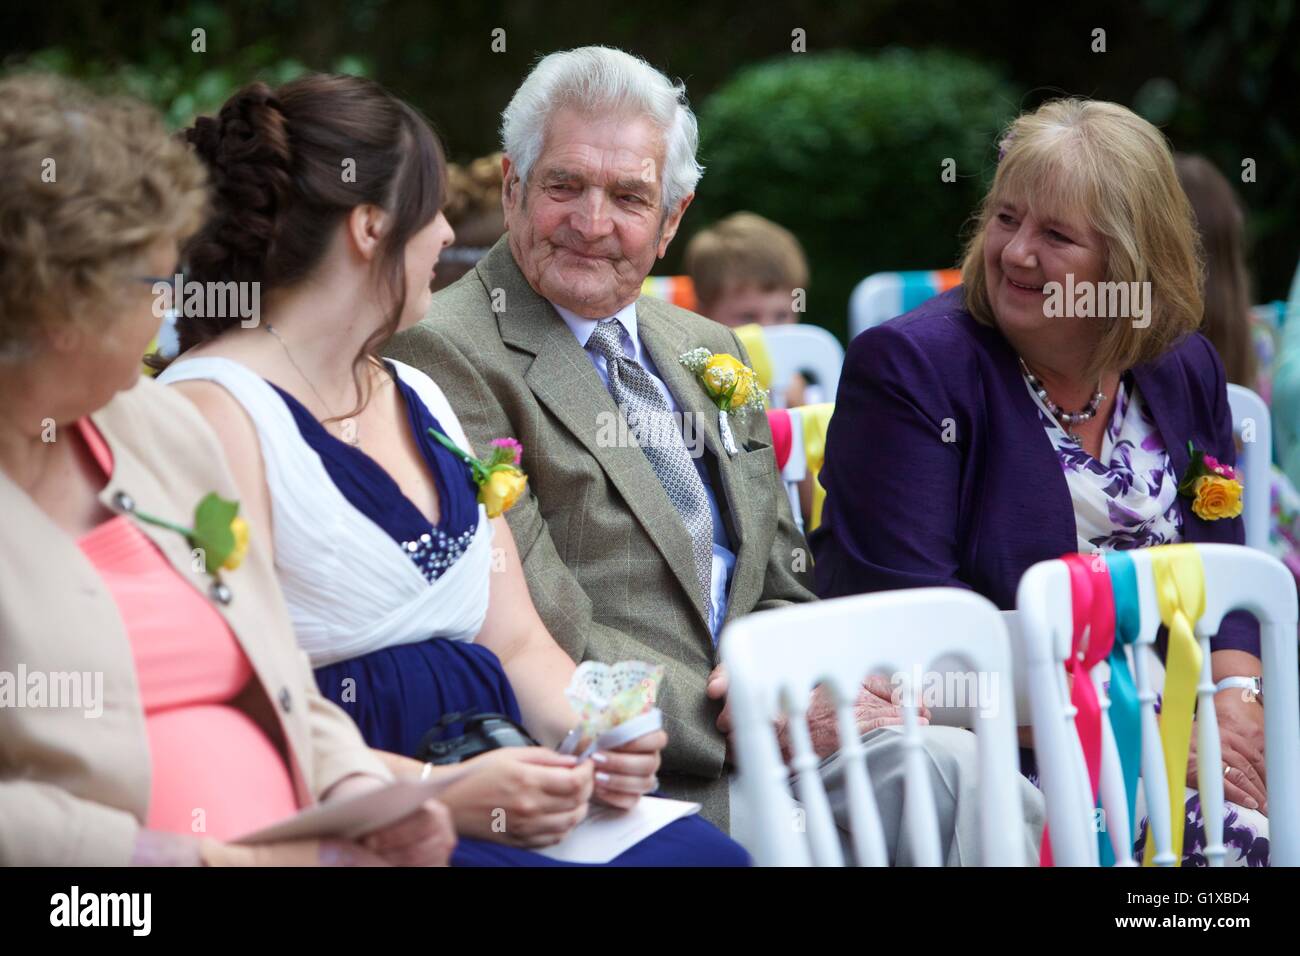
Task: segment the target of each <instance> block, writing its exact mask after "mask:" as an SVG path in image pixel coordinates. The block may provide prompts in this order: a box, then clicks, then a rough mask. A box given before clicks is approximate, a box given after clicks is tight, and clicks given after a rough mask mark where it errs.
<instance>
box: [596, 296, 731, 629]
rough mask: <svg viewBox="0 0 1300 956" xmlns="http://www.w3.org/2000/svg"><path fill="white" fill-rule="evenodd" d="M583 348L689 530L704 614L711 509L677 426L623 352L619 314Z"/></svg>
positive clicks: (708, 597)
mask: <svg viewBox="0 0 1300 956" xmlns="http://www.w3.org/2000/svg"><path fill="white" fill-rule="evenodd" d="M587 348H589V349H591V350H592V351H594V352H595V353H597V354H598V355H603V356H604V357H605V365H606V368H607V369H608V371H609V391H610V394H611V395H613V396H614V401H616V402H617V403H618V405H619V409H620V410H621V411H622V412H623V415H624V417H625V418H626V419H627V423H628V428H629V430H630V431H631V432H632V434H634V435H635V436H636V439H637V444H638V445H639V446H640V448H641V451H642V452H644V453H645V456H646V458H647V459H649V461H650V467H651V468H653V469H654V472H655V474H656V475H657V476H658V478H659V482H660V484H662V485H663V486H664V491H666V492H667V493H668V500H669V501H671V502H672V503H673V507H674V508H676V509H677V513H678V514H679V515H681V518H682V522H683V523H684V524H685V525H686V530H687V531H688V532H690V535H691V543H692V546H693V551H694V554H695V572H696V574H697V575H698V577H699V582H700V588H701V594H702V596H703V599H704V608H705V611H706V617H707V612H708V611H709V609H710V608H711V607H712V599H713V512H712V510H711V509H710V508H709V499H708V496H707V495H706V494H705V492H704V482H703V481H702V480H701V479H700V474H699V472H698V471H696V470H695V462H694V461H693V460H692V459H691V456H690V453H689V452H688V451H687V450H686V442H685V441H683V439H682V433H681V430H680V429H679V428H678V427H677V424H676V422H675V420H674V419H673V416H672V410H671V409H670V408H669V407H668V402H667V401H666V400H665V399H664V396H663V393H662V392H661V391H659V386H658V385H656V384H655V381H654V379H653V378H651V377H650V373H649V372H647V371H646V370H645V369H644V368H642V367H641V365H640V363H638V362H637V361H636V360H634V359H630V358H628V357H627V356H626V355H624V354H623V330H622V326H621V325H620V324H619V322H618V320H617V319H606V320H605V321H603V322H600V323H599V324H598V325H597V326H596V328H595V330H594V331H593V332H592V333H591V338H589V339H587Z"/></svg>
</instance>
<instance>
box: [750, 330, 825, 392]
mask: <svg viewBox="0 0 1300 956" xmlns="http://www.w3.org/2000/svg"><path fill="white" fill-rule="evenodd" d="M763 339H764V340H765V341H766V342H767V350H768V353H769V354H770V355H771V358H772V400H773V402H774V403H775V404H776V406H777V407H778V408H784V407H785V387H786V385H787V383H789V381H790V378H791V376H793V375H794V374H795V373H796V372H799V373H801V374H804V375H805V377H806V376H807V374H808V373H811V375H812V377H813V378H814V379H815V380H816V382H817V385H818V387H819V388H821V389H822V393H823V396H824V400H825V401H828V402H833V401H834V400H835V391H836V389H838V388H839V385H840V369H841V368H843V367H844V346H842V345H840V341H839V339H837V338H836V337H835V336H834V335H832V334H831V333H830V332H827V331H826V330H825V329H821V328H818V327H817V326H815V325H773V326H768V327H766V328H764V329H763Z"/></svg>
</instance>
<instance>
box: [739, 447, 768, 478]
mask: <svg viewBox="0 0 1300 956" xmlns="http://www.w3.org/2000/svg"><path fill="white" fill-rule="evenodd" d="M731 464H732V467H733V468H737V469H739V471H740V473H741V474H742V475H744V476H745V478H754V479H761V478H763V477H765V476H768V475H772V474H775V472H776V452H775V451H773V450H772V446H771V445H768V444H765V443H764V442H761V441H756V440H755V441H747V442H745V447H744V451H741V452H740V453H739V454H736V455H734V456H732V459H731Z"/></svg>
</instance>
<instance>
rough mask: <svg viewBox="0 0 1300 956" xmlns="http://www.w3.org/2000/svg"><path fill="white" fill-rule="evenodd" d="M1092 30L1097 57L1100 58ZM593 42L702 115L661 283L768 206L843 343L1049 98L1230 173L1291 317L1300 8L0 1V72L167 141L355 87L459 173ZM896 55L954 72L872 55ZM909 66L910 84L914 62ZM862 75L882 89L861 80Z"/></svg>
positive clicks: (1258, 251)
mask: <svg viewBox="0 0 1300 956" xmlns="http://www.w3.org/2000/svg"><path fill="white" fill-rule="evenodd" d="M200 28H201V29H204V30H205V31H206V44H207V47H206V52H205V53H203V54H202V55H196V54H195V52H194V51H193V50H192V31H193V30H195V29H200ZM1099 28H1100V29H1103V30H1104V31H1105V35H1106V49H1105V51H1104V52H1099V51H1097V50H1095V49H1094V33H1095V31H1096V30H1097V29H1099ZM795 30H800V31H803V32H804V33H806V39H807V49H808V50H809V51H810V52H808V53H806V54H798V55H791V53H790V50H791V39H792V31H795ZM498 35H499V36H501V37H502V38H508V43H507V48H506V49H504V50H502V49H499V47H497V46H495V45H494V38H495V37H497V36H498ZM589 43H602V44H607V45H610V46H617V47H621V48H623V49H626V50H629V51H631V52H633V53H636V54H637V55H639V56H642V57H645V58H646V59H647V60H648V61H649V62H650V63H652V64H654V65H655V66H656V67H658V68H660V69H662V70H663V71H664V72H666V73H667V74H668V75H669V76H671V77H673V78H679V77H680V78H681V79H683V80H684V81H685V82H686V84H687V89H688V91H689V95H690V99H691V102H692V103H693V104H694V105H695V108H696V109H697V110H698V111H700V112H701V114H702V128H703V130H704V134H705V142H704V146H703V153H702V157H701V161H702V162H703V163H705V165H706V166H708V172H707V173H706V174H705V177H704V179H703V180H702V181H701V186H700V194H699V196H698V197H697V199H696V203H695V205H694V206H693V207H692V208H691V210H690V211H689V212H688V213H687V216H686V220H685V222H684V225H683V237H682V238H681V239H678V240H677V241H676V242H674V243H673V244H672V246H671V247H670V248H669V250H668V254H667V256H666V257H665V259H664V261H663V262H661V263H659V264H658V267H657V268H656V271H657V272H660V273H666V274H671V273H674V272H676V271H678V270H679V268H680V257H681V251H682V248H683V247H684V245H685V242H684V239H685V238H687V237H688V236H689V233H690V232H691V231H692V230H696V229H699V228H700V227H701V226H703V225H706V224H707V223H708V222H709V221H711V220H713V219H716V218H718V217H720V216H723V215H726V214H727V213H730V212H734V211H736V210H738V209H755V210H756V211H758V212H761V213H764V214H766V215H769V216H770V217H772V218H774V219H777V220H778V221H781V222H783V223H784V224H785V225H787V226H789V227H790V228H792V229H793V230H794V231H795V232H796V233H797V234H798V235H799V237H800V238H801V239H802V240H803V241H804V243H805V244H806V245H807V247H808V252H809V254H810V257H811V264H812V267H813V282H812V285H811V287H810V293H811V296H810V309H809V314H808V318H809V319H810V320H812V321H815V322H818V323H824V324H826V325H828V326H829V327H831V328H833V329H835V330H836V331H842V330H843V328H844V322H845V311H846V307H847V296H848V291H849V289H850V288H851V286H852V282H853V281H854V279H856V278H861V277H862V276H864V275H866V274H867V273H868V272H871V271H878V270H880V269H903V268H912V267H915V268H932V267H935V266H943V265H948V264H951V263H952V261H953V259H955V257H956V255H957V252H958V249H959V247H960V241H959V229H960V227H961V226H962V224H963V223H964V222H965V220H966V217H967V216H968V215H969V214H970V212H971V211H972V209H973V207H974V204H975V199H976V198H977V197H978V192H979V186H980V185H982V179H983V177H984V176H985V175H986V174H987V172H988V171H989V167H990V164H991V158H992V157H991V150H992V141H993V134H994V132H995V130H996V128H997V126H998V125H999V124H1000V123H1001V121H1002V119H1004V118H1005V117H1006V116H1009V115H1010V114H1011V113H1012V112H1018V111H1020V110H1026V109H1033V108H1034V107H1035V106H1037V105H1038V104H1039V103H1040V102H1042V101H1043V100H1044V99H1047V98H1048V97H1051V96H1060V95H1067V94H1068V95H1078V96H1090V97H1095V98H1099V99H1107V100H1113V101H1115V102H1118V103H1124V104H1126V105H1129V106H1132V107H1133V108H1134V109H1136V110H1138V111H1139V112H1140V113H1142V114H1143V115H1145V116H1147V118H1148V119H1150V120H1151V121H1152V122H1154V123H1156V124H1157V125H1159V126H1160V127H1161V128H1162V129H1164V131H1165V132H1166V134H1167V135H1168V136H1169V138H1170V139H1171V141H1172V142H1173V144H1174V146H1175V148H1176V149H1179V150H1182V151H1184V152H1199V153H1203V154H1205V155H1206V156H1208V157H1209V158H1210V159H1211V160H1212V161H1213V162H1214V163H1215V165H1216V166H1217V167H1218V168H1219V169H1220V170H1222V171H1223V172H1224V173H1225V174H1226V175H1228V176H1229V178H1230V179H1231V180H1232V182H1233V185H1234V186H1235V187H1236V189H1237V193H1238V195H1239V196H1240V197H1241V199H1242V201H1243V202H1244V204H1245V205H1246V207H1247V211H1248V218H1249V223H1250V235H1251V237H1252V239H1253V248H1252V252H1251V257H1250V265H1251V267H1252V268H1253V269H1254V271H1255V275H1256V279H1257V284H1256V295H1255V297H1256V299H1257V300H1259V301H1264V300H1268V299H1271V298H1277V297H1282V296H1284V295H1285V294H1286V290H1287V288H1288V287H1289V284H1290V280H1291V276H1292V274H1293V272H1294V271H1295V268H1296V258H1297V254H1300V216H1297V215H1296V213H1297V210H1300V105H1298V104H1297V91H1298V90H1300V2H1297V0H1240V2H1233V3H1227V2H1223V0H1136V2H1135V0H1094V2H1092V3H1087V4H1057V5H1055V6H1047V7H1044V6H1042V5H1038V6H1035V7H1029V8H1027V7H1025V6H1024V5H1021V4H1001V3H991V2H982V3H954V2H952V0H785V2H783V3H781V4H771V5H765V6H764V7H763V8H762V9H761V11H760V10H759V8H756V7H755V6H754V4H753V3H752V0H710V2H709V3H698V2H694V0H655V2H654V3H635V2H631V3H628V2H624V3H619V4H614V5H610V4H592V3H590V0H547V2H546V3H545V4H540V3H536V2H533V0H486V2H485V0H434V2H430V0H310V2H308V0H221V2H220V3H217V2H215V0H183V2H181V3H177V2H176V0H131V2H130V3H117V4H106V3H104V2H103V0H41V2H39V3H36V2H27V3H21V2H12V0H10V2H0V64H3V65H4V66H19V67H23V66H28V67H30V66H33V65H44V66H48V67H50V68H53V69H58V70H60V71H61V72H66V73H71V74H73V75H75V76H79V77H82V78H84V79H86V80H88V81H89V82H91V83H92V84H95V85H98V86H101V87H111V88H116V89H121V90H126V91H129V92H131V93H134V94H136V95H139V96H141V97H143V98H144V99H147V100H149V101H150V102H153V103H155V104H157V105H158V106H159V107H160V108H162V109H163V110H164V111H165V112H166V114H167V117H168V120H169V122H170V123H172V124H173V125H174V126H180V125H183V124H186V123H188V121H189V120H190V119H191V118H192V116H193V115H194V114H196V113H200V112H210V111H213V110H215V109H216V108H217V107H218V106H219V105H220V104H221V102H222V101H223V100H224V99H225V98H226V97H227V96H228V95H229V94H230V93H232V92H233V91H234V90H236V89H238V88H239V87H240V86H242V85H244V84H245V83H247V82H249V81H251V80H253V79H255V78H262V79H265V80H267V81H268V82H271V83H276V82H281V81H283V80H286V79H289V78H291V77H293V76H296V75H298V74H300V73H302V72H303V71H304V70H336V71H342V72H351V73H361V74H365V75H369V76H373V77H375V78H376V79H377V80H379V81H380V82H382V83H384V84H385V85H386V86H388V88H389V89H391V90H393V91H394V92H395V93H396V94H397V95H399V96H402V97H404V98H406V99H408V100H409V101H410V102H412V103H413V104H415V105H416V106H418V107H419V108H420V109H421V110H423V111H424V112H425V114H426V115H428V116H429V117H431V118H432V120H433V121H434V123H435V125H436V127H437V128H438V130H439V131H440V133H441V134H442V135H443V136H444V138H445V140H446V143H447V147H448V153H449V155H450V156H451V157H452V158H453V159H456V160H459V161H468V160H471V159H473V158H474V157H476V156H481V155H483V154H485V153H488V152H491V151H492V150H493V149H495V148H496V145H497V143H496V130H497V125H498V122H499V117H500V113H501V110H502V108H503V107H504V106H505V105H506V103H507V102H508V101H509V99H510V96H511V95H512V94H513V92H514V90H515V89H516V87H517V86H518V84H519V82H520V80H522V79H523V77H524V76H525V74H526V73H527V72H528V70H529V69H530V67H531V66H532V64H533V63H534V62H536V59H537V58H538V57H539V56H541V55H543V54H545V53H549V52H553V51H555V50H563V49H569V48H572V47H576V46H582V45H584V44H589ZM885 45H892V46H895V47H898V48H900V49H905V50H915V51H934V50H947V51H949V53H950V54H952V55H951V56H947V57H945V55H944V54H942V53H926V52H918V53H915V54H907V53H890V54H888V55H886V54H882V53H870V54H868V55H864V52H865V51H873V50H879V49H880V48H881V47H882V46H885ZM836 51H854V53H843V54H841V53H839V52H836ZM773 57H779V58H780V59H778V60H775V61H774V60H773V59H772V58H773ZM907 57H911V61H910V62H911V63H912V64H913V66H912V67H910V68H902V67H900V66H897V64H899V63H905V62H907V59H906V58H907ZM891 58H892V60H891ZM899 58H901V59H899ZM961 58H965V59H961ZM823 60H824V61H826V62H827V63H831V64H834V63H836V62H838V63H839V64H840V66H838V67H836V66H833V65H832V66H827V67H824V68H823V69H824V72H821V73H817V69H816V68H814V67H808V70H809V71H810V75H809V76H807V77H804V78H798V79H797V82H796V81H795V80H793V79H791V77H792V74H788V73H784V72H783V71H782V69H781V66H782V64H788V65H789V66H790V68H792V69H793V68H795V64H796V63H797V62H809V63H815V62H818V61H823ZM891 62H894V63H895V67H894V68H893V69H892V70H891V68H890V66H889V64H890V63H891ZM754 64H764V65H763V66H761V67H758V68H754ZM953 64H965V65H966V66H967V67H969V68H970V69H969V71H967V72H963V70H964V67H963V66H960V65H953ZM977 64H986V65H987V66H986V67H985V68H983V69H981V68H980V67H978V66H977ZM859 68H861V69H863V70H865V71H866V73H867V75H865V76H864V77H858V76H856V75H855V74H856V72H857V70H858V69H859ZM769 71H770V72H769ZM927 71H928V72H927ZM796 72H797V71H796ZM813 74H815V75H813ZM751 77H752V78H751ZM764 77H767V79H764ZM746 78H747V79H746ZM999 78H1001V79H999ZM787 82H789V83H791V84H792V85H791V86H790V87H789V90H788V93H789V97H790V99H789V101H788V102H787V101H786V100H785V99H784V94H785V93H786V92H787V91H786V89H785V88H784V87H783V86H782V84H784V83H787ZM867 86H872V88H873V89H875V90H877V92H875V93H872V92H871V91H870V90H868V89H866V87H867ZM927 86H928V87H932V89H930V90H927V89H926V87H927ZM714 94H717V96H716V97H715V95H714ZM820 94H825V95H824V96H822V95H820ZM764 96H765V97H767V98H768V103H769V105H768V107H766V109H767V110H768V112H767V114H766V115H764V114H762V112H761V110H760V111H759V115H758V118H757V119H755V118H754V114H755V110H754V109H751V108H750V107H749V105H748V104H749V103H750V102H751V101H753V102H758V101H759V100H760V99H761V98H762V97H764ZM715 99H716V105H715V102H714V101H715ZM854 103H857V104H858V105H857V106H853V104H854ZM854 110H856V111H857V112H854ZM801 111H802V114H801ZM746 116H748V117H749V119H745V117H746ZM767 117H770V118H771V124H770V125H771V128H769V123H768V122H767ZM878 117H879V119H878ZM841 150H844V151H847V152H845V153H844V154H843V155H841V152H840V151H841ZM746 153H748V154H749V155H745V154H746ZM902 154H909V155H908V158H907V159H906V160H905V159H903V158H900V157H901V156H902ZM947 156H951V157H952V158H953V159H955V160H956V161H957V173H958V181H957V182H956V183H942V182H941V180H940V179H939V172H940V160H941V159H942V158H943V157H947ZM1246 158H1251V159H1254V160H1255V161H1256V164H1257V172H1258V178H1257V181H1256V182H1253V183H1246V182H1242V181H1241V179H1240V170H1241V162H1242V160H1243V159H1246ZM818 164H821V165H820V172H817V171H816V167H817V165H818ZM810 171H811V172H810ZM733 176H738V177H740V180H741V181H740V183H739V184H735V185H733V184H731V183H730V180H731V178H732V177H733Z"/></svg>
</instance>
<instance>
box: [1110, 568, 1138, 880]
mask: <svg viewBox="0 0 1300 956" xmlns="http://www.w3.org/2000/svg"><path fill="white" fill-rule="evenodd" d="M1106 566H1107V568H1108V569H1109V570H1110V587H1111V594H1112V595H1113V598H1114V604H1115V644H1114V646H1113V647H1112V648H1111V652H1110V729H1111V731H1112V733H1114V735H1115V749H1116V750H1118V751H1119V762H1120V767H1121V768H1122V770H1123V772H1124V795H1125V797H1127V802H1128V819H1129V828H1130V832H1129V833H1128V834H1127V836H1128V839H1129V842H1130V843H1132V841H1133V833H1132V832H1131V831H1132V828H1133V827H1135V826H1136V825H1137V787H1138V777H1139V775H1140V773H1141V770H1142V709H1141V704H1140V703H1139V701H1138V692H1137V684H1136V682H1135V681H1134V680H1133V673H1132V672H1131V671H1130V670H1129V667H1128V658H1127V657H1126V656H1125V654H1124V648H1125V647H1126V646H1127V647H1133V646H1135V645H1136V643H1137V639H1138V634H1139V633H1140V632H1141V630H1142V608H1141V605H1140V603H1139V601H1138V587H1137V568H1136V567H1135V566H1134V564H1133V557H1132V555H1130V554H1129V553H1128V552H1127V551H1111V552H1108V553H1107V554H1106ZM1100 836H1101V840H1100V850H1101V865H1102V866H1114V865H1115V851H1114V850H1113V849H1112V848H1111V845H1110V840H1108V839H1106V838H1105V834H1100Z"/></svg>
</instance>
